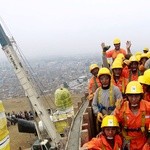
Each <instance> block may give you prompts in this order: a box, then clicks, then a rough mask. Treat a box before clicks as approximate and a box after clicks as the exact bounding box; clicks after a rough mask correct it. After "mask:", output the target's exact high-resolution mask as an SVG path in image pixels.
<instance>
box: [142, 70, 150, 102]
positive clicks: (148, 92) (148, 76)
mask: <svg viewBox="0 0 150 150" xmlns="http://www.w3.org/2000/svg"><path fill="white" fill-rule="evenodd" d="M143 77H144V83H145V84H144V85H143V88H144V99H145V100H147V101H148V102H150V69H147V70H146V71H145V72H144V75H143Z"/></svg>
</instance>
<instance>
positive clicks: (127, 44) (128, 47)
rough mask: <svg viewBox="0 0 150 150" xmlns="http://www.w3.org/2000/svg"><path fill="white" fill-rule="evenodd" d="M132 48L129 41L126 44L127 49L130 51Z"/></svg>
mask: <svg viewBox="0 0 150 150" xmlns="http://www.w3.org/2000/svg"><path fill="white" fill-rule="evenodd" d="M130 47H131V41H127V42H126V48H127V49H130Z"/></svg>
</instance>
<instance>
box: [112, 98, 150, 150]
mask: <svg viewBox="0 0 150 150" xmlns="http://www.w3.org/2000/svg"><path fill="white" fill-rule="evenodd" d="M114 115H115V116H116V117H117V119H118V121H119V122H120V123H121V125H122V134H123V136H124V139H125V141H127V138H130V139H129V142H130V150H142V147H143V146H144V144H145V143H146V135H145V134H144V133H143V132H142V130H141V127H143V126H146V128H148V126H149V123H150V102H147V101H145V100H141V101H140V108H139V110H138V113H137V114H136V115H135V114H133V112H132V111H131V110H130V108H129V102H128V101H125V102H124V103H123V104H122V106H121V108H120V109H118V108H116V109H115V111H114ZM142 124H144V125H142ZM125 127H126V130H125ZM124 131H125V132H124Z"/></svg>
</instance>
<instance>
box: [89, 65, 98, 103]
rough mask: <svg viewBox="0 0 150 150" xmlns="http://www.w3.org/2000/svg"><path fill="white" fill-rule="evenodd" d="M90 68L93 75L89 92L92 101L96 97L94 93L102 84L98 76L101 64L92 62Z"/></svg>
mask: <svg viewBox="0 0 150 150" xmlns="http://www.w3.org/2000/svg"><path fill="white" fill-rule="evenodd" d="M89 70H90V73H91V74H92V75H93V76H92V77H91V79H90V81H89V84H88V93H89V96H88V100H89V101H90V103H91V100H92V99H93V97H94V93H95V91H96V89H97V88H98V87H99V86H100V81H99V79H98V78H97V74H98V71H99V66H98V65H97V64H91V65H90V67H89Z"/></svg>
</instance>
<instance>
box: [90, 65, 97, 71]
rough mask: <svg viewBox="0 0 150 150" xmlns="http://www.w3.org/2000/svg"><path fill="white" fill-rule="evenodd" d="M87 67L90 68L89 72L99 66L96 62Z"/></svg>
mask: <svg viewBox="0 0 150 150" xmlns="http://www.w3.org/2000/svg"><path fill="white" fill-rule="evenodd" d="M89 68H90V72H92V70H93V69H95V68H99V66H98V65H97V64H91V65H90V67H89Z"/></svg>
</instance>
